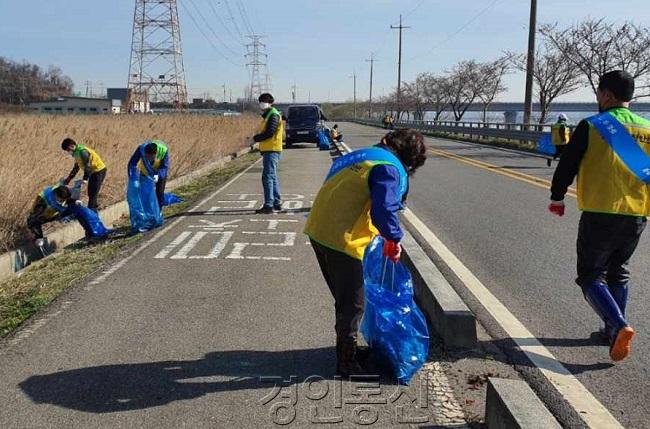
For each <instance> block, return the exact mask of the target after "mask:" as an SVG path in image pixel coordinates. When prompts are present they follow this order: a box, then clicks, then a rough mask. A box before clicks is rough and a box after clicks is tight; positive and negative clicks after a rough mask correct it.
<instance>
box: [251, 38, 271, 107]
mask: <svg viewBox="0 0 650 429" xmlns="http://www.w3.org/2000/svg"><path fill="white" fill-rule="evenodd" d="M246 37H248V38H249V39H251V43H249V44H247V45H246V50H247V53H246V60H247V61H248V63H246V65H247V66H248V67H249V68H250V72H251V83H250V87H249V92H248V93H249V101H252V100H255V99H257V97H259V95H260V94H262V93H264V92H268V91H269V85H270V79H271V78H270V76H269V73H268V68H267V60H268V57H269V56H268V55H267V54H266V45H265V44H264V43H262V36H258V35H255V34H251V35H250V36H246ZM262 69H263V73H262ZM262 75H264V77H262Z"/></svg>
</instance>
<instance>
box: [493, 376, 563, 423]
mask: <svg viewBox="0 0 650 429" xmlns="http://www.w3.org/2000/svg"><path fill="white" fill-rule="evenodd" d="M485 425H486V427H487V428H488V429H554V428H557V429H560V428H561V427H562V426H560V424H559V423H558V421H557V420H556V419H555V417H553V415H552V414H551V413H550V411H548V410H547V409H546V407H545V406H544V404H543V403H542V401H541V400H540V399H539V398H538V397H537V395H535V392H533V389H531V388H530V387H529V386H528V384H527V383H526V382H525V381H520V380H509V379H505V378H490V379H488V386H487V401H486V405H485Z"/></svg>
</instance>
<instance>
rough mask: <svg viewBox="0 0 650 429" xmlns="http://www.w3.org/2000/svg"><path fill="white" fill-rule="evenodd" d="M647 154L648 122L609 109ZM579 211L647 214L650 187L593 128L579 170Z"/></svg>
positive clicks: (649, 143) (649, 147)
mask: <svg viewBox="0 0 650 429" xmlns="http://www.w3.org/2000/svg"><path fill="white" fill-rule="evenodd" d="M609 113H611V114H612V116H614V118H616V119H617V120H618V121H619V122H621V123H622V124H623V125H624V126H625V128H626V129H627V130H628V131H629V132H630V134H631V135H632V136H633V137H634V139H635V140H636V141H637V142H638V143H639V146H640V147H641V148H642V149H643V150H644V151H645V152H646V153H648V154H650V121H648V120H647V119H644V118H642V117H640V116H638V115H635V114H634V113H632V112H631V111H630V110H628V109H625V108H616V109H611V110H609ZM577 193H578V208H579V209H580V210H583V211H588V212H599V213H612V214H621V215H631V216H648V215H650V187H649V186H648V185H646V184H645V183H644V182H642V181H641V180H640V179H639V178H638V177H637V176H635V175H634V173H632V171H630V170H629V169H628V167H627V166H626V165H625V164H624V163H623V161H621V159H620V158H619V157H618V156H617V155H616V154H615V153H614V151H613V150H612V148H611V147H610V146H609V144H607V142H605V140H603V138H602V137H601V135H600V133H599V132H598V130H596V128H594V126H593V125H591V124H590V126H589V141H588V146H587V150H586V152H585V154H584V156H583V158H582V161H581V163H580V169H579V171H578V185H577Z"/></svg>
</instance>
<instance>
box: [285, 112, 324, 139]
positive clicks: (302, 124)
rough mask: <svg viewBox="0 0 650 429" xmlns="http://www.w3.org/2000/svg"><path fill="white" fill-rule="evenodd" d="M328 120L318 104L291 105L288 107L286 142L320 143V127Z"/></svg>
mask: <svg viewBox="0 0 650 429" xmlns="http://www.w3.org/2000/svg"><path fill="white" fill-rule="evenodd" d="M323 120H326V118H325V116H324V115H323V112H322V111H321V109H320V107H319V106H318V105H316V104H301V105H295V106H289V108H288V109H287V124H286V127H285V130H286V143H287V146H291V145H292V144H293V143H316V144H318V133H317V131H318V128H320V127H322V126H323Z"/></svg>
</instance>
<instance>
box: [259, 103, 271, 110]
mask: <svg viewBox="0 0 650 429" xmlns="http://www.w3.org/2000/svg"><path fill="white" fill-rule="evenodd" d="M269 107H271V103H260V109H262V110H266V109H268V108H269Z"/></svg>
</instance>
